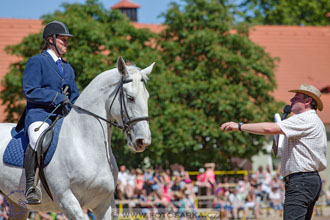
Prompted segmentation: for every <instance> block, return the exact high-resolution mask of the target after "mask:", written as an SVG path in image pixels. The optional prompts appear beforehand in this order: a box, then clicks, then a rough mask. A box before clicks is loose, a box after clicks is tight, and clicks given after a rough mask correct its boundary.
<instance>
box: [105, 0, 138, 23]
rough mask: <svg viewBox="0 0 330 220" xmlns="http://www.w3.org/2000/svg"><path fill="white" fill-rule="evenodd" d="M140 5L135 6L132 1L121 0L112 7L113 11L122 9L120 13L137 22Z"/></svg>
mask: <svg viewBox="0 0 330 220" xmlns="http://www.w3.org/2000/svg"><path fill="white" fill-rule="evenodd" d="M138 8H140V5H138V4H135V3H134V2H132V1H130V0H121V1H120V2H118V3H117V4H115V5H114V6H112V7H111V9H120V11H121V12H122V13H123V14H125V15H126V16H127V17H128V18H129V19H130V20H131V21H133V22H137V21H138V19H137V9H138Z"/></svg>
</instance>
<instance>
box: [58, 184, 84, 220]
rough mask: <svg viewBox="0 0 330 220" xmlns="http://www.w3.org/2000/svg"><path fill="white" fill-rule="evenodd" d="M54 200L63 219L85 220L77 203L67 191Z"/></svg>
mask: <svg viewBox="0 0 330 220" xmlns="http://www.w3.org/2000/svg"><path fill="white" fill-rule="evenodd" d="M55 200H56V202H57V203H58V205H59V207H60V209H61V210H62V212H63V214H64V215H65V217H67V218H68V219H70V220H82V219H85V218H84V213H83V210H82V209H81V207H80V204H79V201H78V200H77V198H76V197H75V196H74V195H73V193H72V192H71V191H70V190H68V191H67V192H66V193H63V194H61V195H57V198H55Z"/></svg>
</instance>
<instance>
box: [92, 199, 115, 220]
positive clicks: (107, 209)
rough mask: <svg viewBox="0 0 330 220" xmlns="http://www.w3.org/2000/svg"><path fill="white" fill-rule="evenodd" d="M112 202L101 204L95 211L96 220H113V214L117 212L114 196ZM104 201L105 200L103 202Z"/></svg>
mask: <svg viewBox="0 0 330 220" xmlns="http://www.w3.org/2000/svg"><path fill="white" fill-rule="evenodd" d="M110 197H111V200H110V201H109V202H106V203H101V204H99V205H98V207H97V208H96V209H94V210H93V212H94V215H95V219H97V220H109V219H110V220H111V219H112V217H113V212H114V211H115V209H116V207H115V199H114V195H112V196H110ZM103 201H104V200H103Z"/></svg>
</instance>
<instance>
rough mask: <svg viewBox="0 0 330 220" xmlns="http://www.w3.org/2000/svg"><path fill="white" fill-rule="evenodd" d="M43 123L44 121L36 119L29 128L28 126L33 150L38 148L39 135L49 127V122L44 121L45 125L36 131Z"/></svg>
mask: <svg viewBox="0 0 330 220" xmlns="http://www.w3.org/2000/svg"><path fill="white" fill-rule="evenodd" d="M41 124H42V121H36V122H33V123H32V124H31V125H30V126H29V128H28V135H29V140H30V146H31V147H32V149H33V150H36V149H35V147H36V143H37V141H38V138H39V136H40V135H41V133H42V132H43V131H44V130H46V129H47V128H48V127H49V124H48V123H46V122H45V123H43V125H42V126H41V127H40V129H39V130H38V131H35V129H36V128H39V126H40V125H41Z"/></svg>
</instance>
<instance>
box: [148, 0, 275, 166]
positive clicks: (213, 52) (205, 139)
mask: <svg viewBox="0 0 330 220" xmlns="http://www.w3.org/2000/svg"><path fill="white" fill-rule="evenodd" d="M185 3H186V4H184V6H181V5H179V4H176V3H172V4H171V8H170V9H169V10H168V11H167V12H166V13H165V14H164V16H165V25H166V27H167V28H166V30H165V31H164V32H163V33H162V34H161V36H160V38H159V41H158V44H159V45H160V46H161V51H162V56H163V59H164V62H165V64H166V65H167V69H166V72H164V73H163V74H162V76H161V77H163V78H164V80H159V81H158V82H159V83H158V91H159V93H158V97H157V99H158V100H159V101H158V102H157V103H156V102H155V103H154V104H156V106H153V111H155V109H157V110H156V112H162V115H159V116H158V118H157V124H158V129H157V133H158V134H157V135H160V136H161V137H162V138H161V142H159V143H157V148H153V149H152V150H153V151H155V152H156V151H157V154H159V155H166V159H165V160H168V163H169V164H171V163H174V162H178V163H181V164H185V165H188V167H194V168H197V167H199V166H201V165H202V164H203V163H204V162H210V161H212V162H216V163H217V166H218V168H222V169H226V168H227V169H229V168H230V169H232V168H234V167H233V164H232V163H231V162H232V161H231V160H232V158H233V157H242V158H247V159H250V158H251V156H252V155H254V154H256V153H257V152H259V151H260V149H261V148H262V146H263V145H264V142H265V138H264V137H262V136H257V135H251V134H247V133H224V132H221V131H220V130H219V127H220V125H221V123H222V122H225V121H228V120H234V121H243V122H247V121H250V122H253V121H254V122H258V121H266V120H272V117H273V114H274V112H276V109H277V106H276V105H277V104H278V103H276V102H275V100H274V98H273V97H272V96H271V95H270V93H271V92H272V91H273V89H274V88H275V86H276V84H275V79H274V73H273V69H274V66H275V64H274V59H272V58H271V57H270V56H269V55H268V54H267V53H266V52H265V51H264V50H263V49H262V48H261V47H259V46H258V45H256V44H254V43H253V42H252V41H251V40H249V38H248V27H247V26H246V25H244V24H240V25H239V26H236V25H235V24H234V18H233V13H232V12H231V8H230V7H229V6H227V5H226V3H227V2H226V1H219V0H185ZM153 80H154V79H153ZM164 81H166V83H164ZM158 109H162V110H158ZM154 147H155V146H154ZM162 159H163V158H162ZM163 160H164V159H163Z"/></svg>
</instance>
